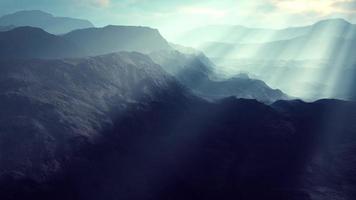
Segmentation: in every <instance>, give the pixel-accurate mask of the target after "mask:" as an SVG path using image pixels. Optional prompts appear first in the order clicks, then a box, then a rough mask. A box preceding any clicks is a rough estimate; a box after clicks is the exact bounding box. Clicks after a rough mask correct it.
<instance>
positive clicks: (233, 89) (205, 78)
mask: <svg viewBox="0 0 356 200" xmlns="http://www.w3.org/2000/svg"><path fill="white" fill-rule="evenodd" d="M150 56H151V58H152V59H153V60H154V61H155V62H156V63H158V64H160V65H161V66H162V67H163V68H164V69H165V70H166V71H167V72H169V73H170V74H172V75H174V76H175V77H176V78H177V79H178V80H179V81H180V82H181V83H182V84H183V85H185V86H186V87H188V88H190V89H192V90H193V91H194V92H195V93H196V94H197V95H198V96H201V97H204V98H206V99H210V100H216V99H220V98H225V97H230V96H236V97H237V98H246V99H257V100H259V101H261V102H265V103H271V102H274V101H276V100H283V99H288V96H287V95H286V94H284V93H283V92H281V91H280V90H274V89H271V88H270V87H269V86H268V85H266V84H265V83H264V82H263V81H261V80H256V79H250V78H249V77H248V76H247V75H246V76H236V77H234V78H230V79H227V80H217V79H216V75H215V73H214V69H216V66H214V64H213V63H212V62H211V61H210V60H209V59H208V58H207V57H206V56H205V55H204V54H202V53H200V54H197V55H195V54H182V53H180V52H178V51H160V52H153V53H151V54H150Z"/></svg>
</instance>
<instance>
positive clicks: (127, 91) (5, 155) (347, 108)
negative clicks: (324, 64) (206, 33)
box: [0, 52, 356, 200]
mask: <svg viewBox="0 0 356 200" xmlns="http://www.w3.org/2000/svg"><path fill="white" fill-rule="evenodd" d="M1 66H2V67H1V71H2V72H1V74H0V81H1V84H0V85H1V88H0V95H1V98H0V101H1V103H0V105H1V111H2V112H1V115H0V121H1V123H0V124H1V125H0V142H1V145H0V199H16V200H17V199H69V200H71V199H73V200H82V199H83V200H84V199H85V200H87V199H89V200H90V199H93V200H97V199H108V200H110V199H112V200H114V199H141V200H151V199H152V200H153V199H155V200H160V199H162V200H163V199H173V200H175V199H177V200H178V199H187V200H190V199H191V200H193V199H194V200H197V199H202V200H203V199H204V200H206V199H223V200H224V199H226V200H227V199H243V200H244V199H246V200H255V199H256V200H257V199H293V200H294V199H297V200H304V199H305V200H309V199H310V200H311V199H330V200H331V199H349V200H352V199H355V197H356V191H355V189H354V188H355V186H356V179H355V178H354V177H356V173H355V170H354V166H355V164H356V159H355V157H354V155H355V153H356V134H355V130H356V129H355V124H356V104H355V103H354V102H346V101H338V100H320V101H317V102H314V103H305V102H302V101H278V102H276V103H274V104H272V105H270V106H267V105H265V104H262V103H259V102H258V101H256V100H245V99H236V98H233V97H231V98H225V99H222V100H219V101H216V102H212V103H209V102H206V101H203V100H201V99H199V98H196V97H194V96H193V95H192V94H191V93H190V91H189V90H187V89H186V88H184V87H182V86H181V85H180V84H179V83H178V82H177V81H175V79H174V78H173V77H172V76H170V75H168V74H167V73H165V72H164V71H163V70H162V69H161V68H160V66H159V65H157V64H155V63H153V62H152V60H151V59H150V58H149V57H147V56H145V55H143V54H139V53H125V52H123V53H119V54H109V55H105V56H98V57H90V58H83V59H62V60H36V59H32V60H7V61H5V60H3V61H1ZM48 66H51V67H48Z"/></svg>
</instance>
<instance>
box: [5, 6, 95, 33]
mask: <svg viewBox="0 0 356 200" xmlns="http://www.w3.org/2000/svg"><path fill="white" fill-rule="evenodd" d="M0 25H1V26H11V25H13V26H32V27H37V28H41V29H44V30H45V31H47V32H50V33H52V34H63V33H68V32H70V31H72V30H75V29H81V28H89V27H93V24H92V23H91V22H89V21H88V20H82V19H74V18H69V17H55V16H53V15H51V14H49V13H46V12H43V11H40V10H24V11H18V12H15V13H12V14H8V15H4V16H2V17H0Z"/></svg>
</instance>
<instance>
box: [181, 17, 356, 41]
mask: <svg viewBox="0 0 356 200" xmlns="http://www.w3.org/2000/svg"><path fill="white" fill-rule="evenodd" d="M346 30H347V31H348V32H349V33H348V36H347V39H351V38H354V36H355V34H356V27H355V26H354V25H353V24H350V23H349V22H347V21H346V20H344V19H338V18H336V19H326V20H321V21H318V22H316V23H314V24H312V25H309V26H301V27H288V28H284V29H267V28H250V27H245V26H229V25H210V26H205V27H201V28H196V29H193V30H190V31H188V32H186V33H184V34H183V35H182V36H180V37H179V38H177V39H176V42H178V43H180V44H184V45H188V46H193V47H200V46H202V45H203V46H205V44H207V43H211V42H218V43H231V44H236V43H239V44H245V43H268V42H274V41H280V40H289V39H293V38H297V37H301V36H304V35H306V34H309V33H310V32H313V31H323V32H325V33H327V32H329V33H328V34H335V35H338V34H344V33H342V32H343V31H346ZM330 31H331V33H330ZM206 33H209V34H206ZM344 35H345V34H344Z"/></svg>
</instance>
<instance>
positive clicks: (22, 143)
mask: <svg viewBox="0 0 356 200" xmlns="http://www.w3.org/2000/svg"><path fill="white" fill-rule="evenodd" d="M0 66H1V68H0V70H1V73H0V82H1V84H0V85H1V86H0V96H1V98H0V105H1V108H0V109H1V114H0V124H1V125H0V141H1V145H0V151H1V153H0V166H1V167H0V174H1V176H3V175H4V176H6V174H8V173H10V174H11V172H16V173H17V174H20V175H21V174H22V175H23V176H26V177H31V178H33V179H34V180H46V179H48V178H49V177H50V176H51V175H52V174H53V173H54V172H57V171H59V170H61V168H62V167H63V162H62V161H63V160H61V159H64V160H65V159H69V158H71V157H72V156H73V153H75V150H76V149H79V148H80V145H81V144H82V143H83V144H84V143H90V142H95V141H96V140H97V139H98V138H100V137H101V136H102V135H101V134H102V133H103V132H104V131H105V130H106V129H107V128H110V127H111V126H112V124H113V120H114V119H115V117H116V116H118V114H120V113H122V112H124V110H125V109H126V108H127V106H128V105H129V104H132V103H136V102H141V103H144V102H151V101H154V100H156V99H165V98H176V99H180V98H185V95H186V94H188V93H183V88H182V87H181V86H180V85H179V84H178V83H177V82H176V81H175V80H174V78H172V77H171V76H169V75H168V74H166V73H165V72H164V71H163V70H162V69H161V68H160V67H159V66H158V65H157V64H155V63H153V62H152V61H151V59H150V58H148V57H147V56H145V55H142V54H139V53H125V52H122V53H119V54H109V55H105V56H98V57H90V58H83V59H65V60H37V59H30V60H1V61H0Z"/></svg>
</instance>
